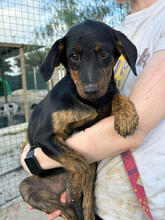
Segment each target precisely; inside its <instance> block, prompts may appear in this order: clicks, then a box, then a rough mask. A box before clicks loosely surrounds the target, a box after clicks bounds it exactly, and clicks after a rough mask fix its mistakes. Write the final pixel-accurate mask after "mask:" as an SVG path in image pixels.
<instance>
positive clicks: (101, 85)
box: [98, 66, 112, 95]
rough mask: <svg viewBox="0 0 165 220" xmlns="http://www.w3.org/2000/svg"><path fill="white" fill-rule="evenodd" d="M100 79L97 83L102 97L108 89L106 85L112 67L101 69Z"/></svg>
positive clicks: (108, 81) (109, 78)
mask: <svg viewBox="0 0 165 220" xmlns="http://www.w3.org/2000/svg"><path fill="white" fill-rule="evenodd" d="M100 73H101V79H100V80H99V82H98V85H99V88H100V93H101V95H104V94H105V93H106V91H107V89H108V85H109V83H110V80H111V76H112V66H108V67H107V68H103V69H102V70H101V71H100Z"/></svg>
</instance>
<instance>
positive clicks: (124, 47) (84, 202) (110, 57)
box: [19, 20, 138, 220]
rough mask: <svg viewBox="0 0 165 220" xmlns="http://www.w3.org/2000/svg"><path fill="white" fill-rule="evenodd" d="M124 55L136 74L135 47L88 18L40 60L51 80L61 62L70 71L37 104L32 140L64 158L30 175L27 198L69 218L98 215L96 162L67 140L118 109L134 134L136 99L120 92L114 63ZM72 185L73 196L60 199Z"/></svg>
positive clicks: (121, 125)
mask: <svg viewBox="0 0 165 220" xmlns="http://www.w3.org/2000/svg"><path fill="white" fill-rule="evenodd" d="M121 54H122V55H123V56H124V57H125V59H126V61H127V62H128V64H129V65H130V68H131V69H132V71H133V73H134V74H135V75H136V68H135V63H136V59H137V50H136V47H135V46H134V45H133V44H132V43H131V42H130V40H128V39H127V37H126V36H125V35H124V34H122V33H121V32H119V31H116V30H114V29H112V28H111V27H109V26H108V25H106V24H104V23H101V22H98V21H93V20H86V21H85V22H83V23H80V24H78V25H75V26H74V27H72V28H71V29H70V30H69V32H68V33H67V34H66V35H65V36H64V37H63V38H61V39H59V40H57V41H56V42H55V43H54V44H53V46H52V47H51V49H50V51H49V53H48V55H47V57H46V59H45V61H44V63H43V64H42V66H41V71H40V72H41V75H42V77H43V79H44V80H45V81H47V80H49V79H50V78H51V76H52V74H53V72H54V69H55V67H56V66H58V65H59V64H60V63H62V64H63V66H64V67H65V69H66V75H65V76H64V78H62V80H60V81H59V82H58V83H57V84H56V85H55V87H54V88H53V89H52V90H51V91H50V92H49V93H48V95H47V96H46V97H45V98H44V99H43V100H42V101H41V102H40V103H39V104H38V105H37V107H36V108H35V109H34V112H33V114H32V116H31V119H30V122H29V127H28V140H29V143H30V145H31V146H35V147H40V148H42V150H43V152H45V153H46V154H47V155H48V156H49V157H50V158H52V159H54V160H56V161H58V162H59V163H61V164H62V166H63V168H58V169H54V170H53V171H52V172H50V173H49V174H47V175H46V176H43V177H39V176H35V175H34V176H31V177H28V178H26V179H25V180H23V182H22V183H21V184H20V187H19V189H20V192H21V195H22V197H23V199H24V200H25V201H26V202H28V203H29V204H30V205H31V206H32V207H33V208H36V209H39V210H41V211H44V212H46V213H51V212H53V211H54V210H56V209H60V210H62V217H63V219H66V220H76V219H80V220H94V219H95V213H94V205H93V203H94V202H93V200H94V199H93V189H94V181H95V172H96V163H93V164H91V165H90V164H89V163H88V162H87V160H86V159H85V158H84V157H83V156H82V155H80V154H79V153H78V152H75V151H74V150H73V149H71V148H69V147H68V146H67V145H66V144H65V140H66V139H67V138H68V137H69V136H70V135H72V134H73V132H75V131H80V130H82V129H85V128H87V127H89V126H91V125H93V124H94V123H96V122H97V121H99V120H101V119H103V118H105V117H108V116H110V115H114V118H115V123H114V128H115V130H116V131H117V133H118V134H120V135H121V136H122V137H126V136H127V135H132V134H133V133H134V131H135V129H136V128H137V126H138V115H137V112H136V109H135V107H134V105H133V103H132V102H131V101H130V100H129V99H128V98H126V97H124V96H122V95H120V94H119V91H118V90H117V88H116V85H115V81H114V72H113V67H114V66H115V64H116V62H117V60H118V58H119V57H120V55H121ZM65 190H66V191H67V196H68V198H69V199H68V202H66V204H63V203H61V202H60V195H61V193H62V192H64V191H65Z"/></svg>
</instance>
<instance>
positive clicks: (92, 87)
mask: <svg viewBox="0 0 165 220" xmlns="http://www.w3.org/2000/svg"><path fill="white" fill-rule="evenodd" d="M98 91H99V87H98V85H96V84H90V85H85V86H84V92H85V93H87V94H91V93H96V92H98Z"/></svg>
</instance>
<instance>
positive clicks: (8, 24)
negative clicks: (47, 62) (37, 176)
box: [0, 0, 128, 220]
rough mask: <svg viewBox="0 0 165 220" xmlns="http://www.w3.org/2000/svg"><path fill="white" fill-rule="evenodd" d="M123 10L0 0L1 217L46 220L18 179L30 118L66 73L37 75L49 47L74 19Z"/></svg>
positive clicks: (113, 17)
mask: <svg viewBox="0 0 165 220" xmlns="http://www.w3.org/2000/svg"><path fill="white" fill-rule="evenodd" d="M127 11H128V8H127V5H124V4H123V5H119V4H116V2H115V1H114V0H110V1H106V0H104V1H96V0H92V1H88V0H83V1H81V2H77V1H74V0H1V1H0V219H2V220H7V219H11V218H12V219H13V220H15V219H16V220H22V219H25V220H26V219H27V220H28V219H34V220H35V219H47V217H46V215H45V214H41V213H40V212H38V211H36V210H35V211H29V210H28V208H27V207H28V206H27V205H25V204H24V203H23V201H22V199H21V198H20V195H19V191H18V184H19V182H20V181H21V180H22V179H23V178H24V177H25V176H26V175H27V174H26V172H25V171H24V170H23V169H22V167H21V164H20V154H21V152H20V146H21V143H22V142H23V141H24V140H25V138H26V130H27V124H28V120H29V117H30V115H31V113H32V111H33V109H34V108H35V106H36V105H37V104H38V103H39V102H40V100H41V99H42V98H43V97H45V95H46V94H47V93H48V91H49V89H51V88H52V86H53V85H54V84H55V83H56V82H58V80H59V79H60V78H61V77H63V76H64V74H65V71H64V68H63V67H62V66H60V67H58V68H57V69H56V70H55V73H54V75H53V77H52V79H51V80H50V81H49V82H48V83H46V82H44V81H43V80H42V79H41V76H40V73H39V67H40V65H41V63H42V62H43V60H44V57H45V56H46V53H47V51H48V48H49V47H50V46H51V45H52V43H53V42H54V41H55V40H57V39H58V38H60V37H61V36H63V34H64V33H66V32H67V30H68V29H69V28H70V27H71V26H72V25H74V24H76V23H79V22H81V21H83V20H85V19H87V18H91V19H95V20H100V21H103V22H105V23H107V24H109V25H111V26H114V25H117V24H118V23H120V22H121V20H122V19H123V17H124V16H125V14H126V13H127Z"/></svg>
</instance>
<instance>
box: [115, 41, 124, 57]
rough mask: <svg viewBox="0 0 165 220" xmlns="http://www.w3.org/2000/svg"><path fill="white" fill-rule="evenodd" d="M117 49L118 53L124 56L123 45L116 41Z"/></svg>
mask: <svg viewBox="0 0 165 220" xmlns="http://www.w3.org/2000/svg"><path fill="white" fill-rule="evenodd" d="M116 47H117V49H118V51H119V52H120V53H121V54H123V43H122V42H121V41H119V40H117V41H116Z"/></svg>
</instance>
